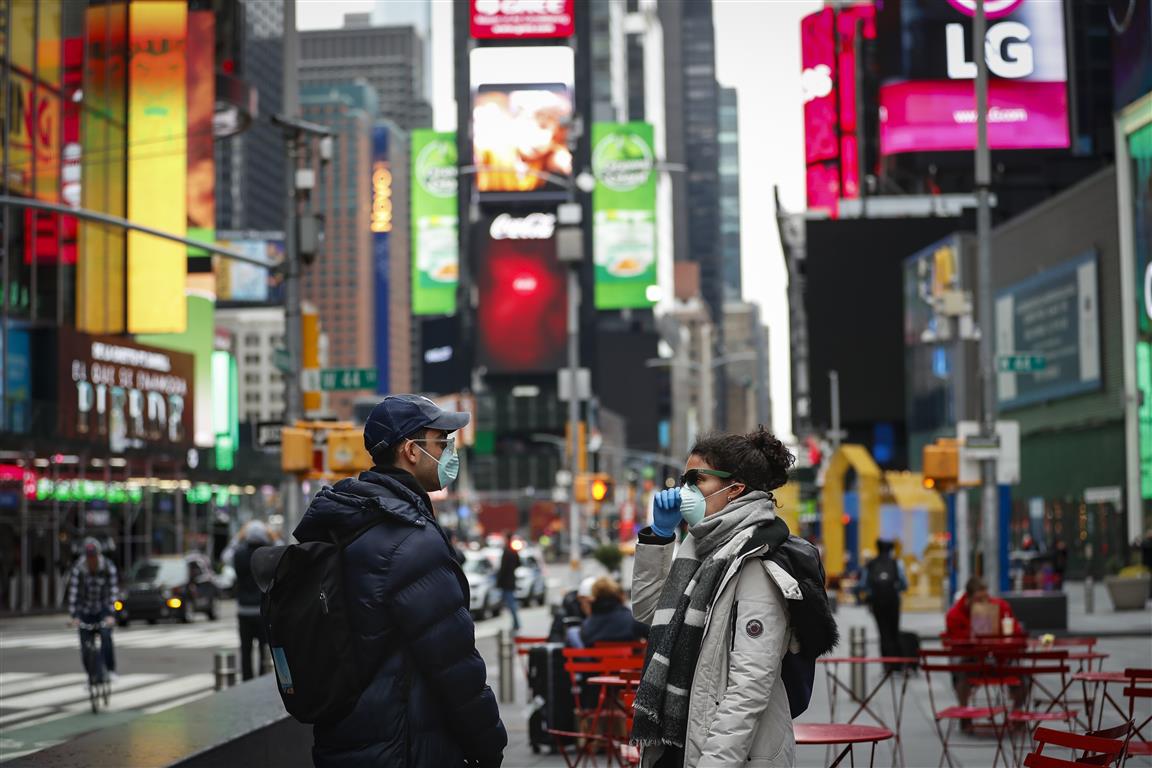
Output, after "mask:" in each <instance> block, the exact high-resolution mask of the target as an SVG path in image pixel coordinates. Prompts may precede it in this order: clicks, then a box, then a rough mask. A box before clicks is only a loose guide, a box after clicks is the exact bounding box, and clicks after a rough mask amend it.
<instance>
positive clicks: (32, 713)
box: [0, 707, 53, 727]
mask: <svg viewBox="0 0 1152 768" xmlns="http://www.w3.org/2000/svg"><path fill="white" fill-rule="evenodd" d="M52 711H53V708H52V707H37V708H36V709H24V710H21V711H19V712H12V713H10V714H7V715H3V716H0V725H8V724H9V723H14V722H16V721H17V720H26V719H28V718H31V717H39V716H40V715H46V714H48V713H49V712H52ZM9 727H11V726H9Z"/></svg>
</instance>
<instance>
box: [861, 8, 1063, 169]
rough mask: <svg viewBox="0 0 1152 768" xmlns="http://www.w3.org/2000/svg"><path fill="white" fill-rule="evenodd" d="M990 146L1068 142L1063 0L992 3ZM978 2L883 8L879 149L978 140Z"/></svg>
mask: <svg viewBox="0 0 1152 768" xmlns="http://www.w3.org/2000/svg"><path fill="white" fill-rule="evenodd" d="M986 8H987V15H988V31H987V36H986V38H985V41H986V45H985V50H986V52H987V60H988V72H989V87H988V142H989V145H990V146H991V148H992V149H1059V148H1064V147H1067V146H1068V144H1069V130H1068V83H1067V80H1068V74H1067V65H1066V61H1065V58H1066V57H1065V35H1064V3H1063V2H1062V0H996V1H995V2H988V3H987V5H986ZM974 14H975V0H947V1H946V2H945V1H944V0H903V2H899V3H885V4H884V6H883V7H882V9H881V10H880V15H879V19H880V25H881V32H880V46H881V75H882V84H881V86H880V152H881V154H883V155H893V154H899V153H903V152H934V151H963V150H971V149H974V148H975V146H976V95H975V85H974V83H975V78H976V64H975V62H974V60H973V57H972V34H973V33H972V25H973V16H974Z"/></svg>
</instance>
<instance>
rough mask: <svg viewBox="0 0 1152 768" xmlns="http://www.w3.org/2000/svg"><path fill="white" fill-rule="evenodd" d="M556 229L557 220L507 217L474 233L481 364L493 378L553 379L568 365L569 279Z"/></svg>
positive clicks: (540, 215)
mask: <svg viewBox="0 0 1152 768" xmlns="http://www.w3.org/2000/svg"><path fill="white" fill-rule="evenodd" d="M550 222H551V224H552V226H549V223H550ZM554 224H555V217H553V216H551V214H544V213H534V214H529V215H528V216H526V217H524V218H516V217H513V216H510V215H509V214H501V215H500V216H498V217H496V218H494V219H482V220H481V221H480V223H479V224H477V225H476V226H475V227H473V228H472V229H473V233H474V234H473V241H472V242H473V247H474V248H475V252H476V265H477V272H478V274H477V276H476V284H477V287H478V288H479V293H480V296H479V301H478V303H477V307H476V333H477V342H478V343H477V364H478V365H481V366H484V367H485V368H487V369H488V371H489V373H547V372H549V371H556V370H559V369H560V367H561V366H563V365H564V362H565V359H566V358H565V354H566V347H565V340H566V338H567V315H568V293H567V282H566V277H567V276H566V274H565V267H564V265H562V264H561V263H560V262H559V260H557V258H556V238H555V227H554Z"/></svg>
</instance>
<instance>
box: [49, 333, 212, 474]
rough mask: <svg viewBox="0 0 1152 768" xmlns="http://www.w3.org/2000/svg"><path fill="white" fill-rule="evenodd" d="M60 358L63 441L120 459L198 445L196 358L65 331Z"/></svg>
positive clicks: (180, 353)
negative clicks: (130, 453) (102, 448)
mask: <svg viewBox="0 0 1152 768" xmlns="http://www.w3.org/2000/svg"><path fill="white" fill-rule="evenodd" d="M59 355H60V360H59V366H58V368H59V371H60V381H59V398H58V400H57V404H58V407H59V418H60V422H59V428H60V434H61V435H62V436H63V437H66V438H74V439H80V440H86V441H88V442H91V443H94V444H98V445H107V446H108V447H109V449H110V450H111V451H112V452H113V453H122V452H124V451H125V450H127V449H129V448H147V447H156V448H180V449H183V448H188V447H190V446H191V444H192V423H193V421H192V417H193V395H194V387H193V384H192V377H193V359H192V355H188V354H184V353H183V352H171V351H168V350H162V349H157V348H155V347H149V346H145V345H142V344H136V343H134V342H131V341H128V340H127V339H125V338H123V337H119V336H89V335H87V334H83V333H76V332H75V331H72V330H71V329H68V328H61V329H60V342H59ZM209 436H211V430H209Z"/></svg>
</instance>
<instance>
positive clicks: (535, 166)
mask: <svg viewBox="0 0 1152 768" xmlns="http://www.w3.org/2000/svg"><path fill="white" fill-rule="evenodd" d="M470 72H471V78H472V142H473V161H474V162H475V163H476V166H477V170H476V189H477V191H478V192H479V193H480V196H481V199H482V200H483V199H487V200H490V201H496V200H507V201H515V200H525V199H527V200H531V199H537V200H539V199H552V200H561V199H567V197H568V190H569V185H570V182H571V178H572V151H571V149H570V148H569V146H568V126H569V124H570V123H571V121H572V114H573V112H572V110H573V97H572V81H573V78H574V76H575V69H574V63H573V53H572V49H571V48H568V47H566V46H549V47H546V48H545V47H526V48H477V49H475V50H473V51H472V54H471V70H470Z"/></svg>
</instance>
